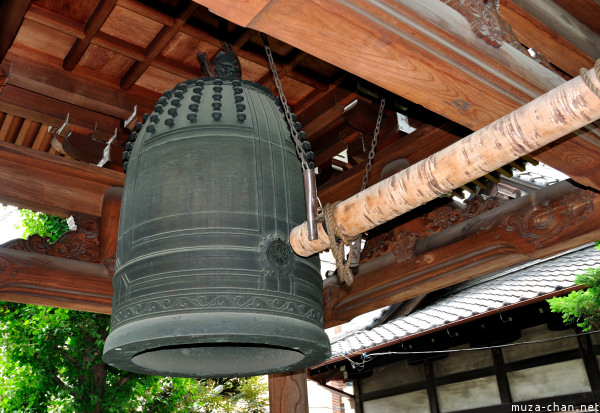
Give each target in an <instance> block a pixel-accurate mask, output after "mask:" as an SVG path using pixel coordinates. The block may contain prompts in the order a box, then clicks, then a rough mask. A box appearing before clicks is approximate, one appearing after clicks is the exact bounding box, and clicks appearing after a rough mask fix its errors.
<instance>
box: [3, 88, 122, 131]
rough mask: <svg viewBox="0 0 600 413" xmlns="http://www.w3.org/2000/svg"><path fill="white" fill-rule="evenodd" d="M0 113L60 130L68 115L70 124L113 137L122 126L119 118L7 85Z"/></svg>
mask: <svg viewBox="0 0 600 413" xmlns="http://www.w3.org/2000/svg"><path fill="white" fill-rule="evenodd" d="M0 110H1V111H3V112H7V113H12V114H15V115H18V116H21V117H25V118H27V119H31V120H34V121H36V122H40V123H45V124H48V125H51V126H55V127H59V126H61V125H62V124H63V123H64V121H65V118H66V117H67V114H69V123H71V124H74V125H79V126H82V127H84V128H86V129H88V130H90V131H93V130H94V129H96V128H97V129H98V130H100V131H102V132H104V133H105V134H107V135H108V136H110V135H109V134H110V133H111V132H112V133H114V130H115V128H119V127H120V123H121V120H120V119H118V118H114V117H110V116H106V115H103V114H101V113H99V112H95V111H91V110H88V109H85V108H82V107H80V106H76V105H73V104H70V103H67V102H63V101H60V100H57V99H53V98H51V97H48V96H44V95H41V94H38V93H35V92H31V91H29V90H25V89H22V88H19V87H15V86H12V85H6V86H5V87H4V89H2V94H0Z"/></svg>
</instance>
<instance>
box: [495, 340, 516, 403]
mask: <svg viewBox="0 0 600 413" xmlns="http://www.w3.org/2000/svg"><path fill="white" fill-rule="evenodd" d="M491 351H492V358H493V360H494V369H495V370H496V382H497V383H498V391H499V392H500V402H501V403H502V404H509V403H512V395H511V393H510V386H509V383H508V376H507V375H506V366H505V365H504V357H503V356H502V350H501V349H499V348H493V349H492V350H491Z"/></svg>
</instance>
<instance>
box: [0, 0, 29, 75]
mask: <svg viewBox="0 0 600 413" xmlns="http://www.w3.org/2000/svg"><path fill="white" fill-rule="evenodd" d="M31 1H32V0H20V1H3V2H2V5H1V6H0V63H1V62H2V61H3V60H4V57H5V56H6V52H8V49H10V46H11V45H12V43H13V40H15V37H16V35H17V32H18V31H19V29H20V28H21V24H22V23H23V20H24V19H25V13H27V10H28V9H29V6H30V5H31Z"/></svg>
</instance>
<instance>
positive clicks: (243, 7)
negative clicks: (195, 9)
mask: <svg viewBox="0 0 600 413" xmlns="http://www.w3.org/2000/svg"><path fill="white" fill-rule="evenodd" d="M194 1H196V3H199V4H203V5H205V6H206V7H208V8H209V10H210V11H211V12H212V13H214V14H216V15H218V16H224V17H225V16H226V17H225V18H226V19H227V20H229V21H230V22H232V23H235V24H237V25H238V26H242V27H246V26H249V25H250V22H251V21H252V19H254V18H255V17H256V16H257V15H258V14H260V12H261V11H262V9H263V8H264V7H265V6H267V5H268V4H269V2H270V0H236V1H232V2H226V1H211V2H205V1H198V0H194Z"/></svg>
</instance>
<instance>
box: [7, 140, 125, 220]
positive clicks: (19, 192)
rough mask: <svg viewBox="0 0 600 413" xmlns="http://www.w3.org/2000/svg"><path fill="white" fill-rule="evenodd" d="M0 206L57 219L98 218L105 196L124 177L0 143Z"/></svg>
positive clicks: (87, 165) (95, 167) (120, 183)
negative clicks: (38, 212) (41, 213)
mask: <svg viewBox="0 0 600 413" xmlns="http://www.w3.org/2000/svg"><path fill="white" fill-rule="evenodd" d="M0 165H2V168H0V182H2V185H1V186H0V202H1V203H3V204H9V205H15V206H18V207H21V208H29V209H33V210H35V211H43V212H46V213H50V214H57V215H60V216H69V215H71V214H72V213H80V214H84V215H89V216H95V217H99V216H101V213H102V200H103V197H104V193H105V192H106V190H107V189H108V188H111V187H122V186H123V183H124V178H125V175H124V174H123V173H121V172H116V171H112V170H108V169H105V168H99V167H97V166H94V165H90V164H86V163H83V162H78V161H73V160H70V159H65V158H61V157H59V156H56V155H50V154H48V153H45V152H40V151H36V150H34V149H30V148H24V147H20V146H17V145H14V144H10V143H5V142H0Z"/></svg>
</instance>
